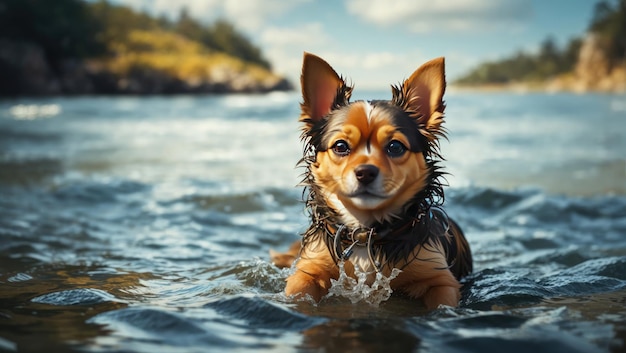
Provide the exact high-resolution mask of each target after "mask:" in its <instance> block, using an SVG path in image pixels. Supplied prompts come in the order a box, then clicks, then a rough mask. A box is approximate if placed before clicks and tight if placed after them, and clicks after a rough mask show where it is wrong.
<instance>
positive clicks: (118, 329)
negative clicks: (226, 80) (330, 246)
mask: <svg viewBox="0 0 626 353" xmlns="http://www.w3.org/2000/svg"><path fill="white" fill-rule="evenodd" d="M356 95H357V96H359V95H360V93H359V92H356ZM364 96H367V97H370V98H381V97H386V96H388V93H387V92H384V93H379V94H368V93H362V94H361V95H360V97H364ZM357 98H359V97H357ZM298 102H299V97H298V95H297V94H295V93H294V94H291V93H287V94H286V93H281V94H269V95H257V96H246V95H240V96H215V97H211V96H207V97H203V96H197V97H190V96H179V97H176V96H174V97H91V98H48V99H21V100H5V101H0V351H9V352H10V351H20V352H29V351H55V352H63V351H83V352H171V351H176V352H207V351H230V350H233V351H255V352H256V351H258V352H295V351H302V352H309V351H315V352H319V351H328V352H346V351H354V352H376V351H386V352H388V351H402V352H409V351H420V352H490V351H506V352H528V351H531V350H532V351H533V352H624V351H626V157H625V156H626V109H625V107H626V97H625V96H612V95H569V94H557V95H544V94H512V93H498V94H494V93H491V94H485V93H462V92H451V93H450V94H448V96H447V106H448V108H447V112H448V114H447V119H448V124H447V126H448V129H449V131H450V133H449V139H450V142H449V143H448V142H444V143H443V146H442V147H443V152H444V154H445V156H446V157H447V162H446V166H447V170H448V171H449V172H451V173H452V175H450V176H449V177H448V181H449V184H450V187H449V188H448V189H447V207H446V209H447V211H448V213H449V214H450V215H451V216H453V217H454V218H455V219H456V220H457V221H458V222H459V223H460V224H461V225H462V226H463V228H464V230H465V232H466V234H467V236H468V239H469V242H470V244H471V246H472V248H473V251H474V256H475V266H474V267H475V272H474V274H473V275H471V276H470V277H469V278H467V279H466V281H465V286H464V292H463V299H462V303H461V307H460V308H456V309H453V308H440V309H438V310H436V311H434V312H430V313H429V312H426V311H425V310H424V309H423V308H421V307H420V306H419V305H417V304H416V303H415V302H413V301H411V300H408V299H406V298H403V297H398V296H393V295H392V296H391V298H389V299H388V300H383V301H382V302H381V303H380V304H378V305H376V303H374V304H369V303H368V302H367V301H365V300H360V299H362V298H358V297H357V298H354V297H348V296H346V295H343V296H342V295H341V294H342V293H341V288H339V287H338V290H336V291H335V293H336V295H333V296H332V297H329V298H327V299H325V300H324V301H322V302H321V303H320V304H313V303H310V302H307V301H300V302H298V301H292V300H289V299H287V298H285V297H284V296H283V295H282V289H283V286H284V279H285V278H286V277H287V275H288V273H289V270H279V269H277V268H275V267H273V266H272V265H271V264H270V263H269V262H268V255H267V254H268V251H269V249H270V248H274V249H279V250H282V249H286V248H287V247H288V246H289V244H290V243H291V242H292V241H294V240H296V239H298V233H299V232H301V231H303V230H304V229H305V228H306V225H307V219H306V217H305V213H304V212H303V206H302V204H301V202H300V198H301V189H300V188H298V187H296V186H295V185H296V184H297V182H298V181H299V174H300V173H301V170H297V169H295V168H294V166H295V164H296V162H297V160H298V159H299V158H300V153H301V146H300V142H299V137H298V135H299V130H298V129H299V126H298V123H297V117H298V114H299V112H298ZM344 294H345V293H344ZM383 299H384V298H383ZM353 301H354V303H353Z"/></svg>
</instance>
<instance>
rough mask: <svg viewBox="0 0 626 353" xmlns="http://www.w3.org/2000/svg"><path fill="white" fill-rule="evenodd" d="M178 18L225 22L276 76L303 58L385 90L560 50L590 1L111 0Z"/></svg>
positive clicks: (580, 26) (588, 13) (580, 30)
mask: <svg viewBox="0 0 626 353" xmlns="http://www.w3.org/2000/svg"><path fill="white" fill-rule="evenodd" d="M115 2H117V3H121V4H125V5H129V6H131V7H133V8H135V9H137V10H140V11H143V12H148V13H150V14H153V15H158V16H160V15H165V16H167V17H169V18H171V19H176V18H177V17H178V15H179V13H180V9H181V7H182V6H185V7H186V8H187V10H188V11H189V13H190V14H191V16H192V17H194V18H196V19H198V20H200V21H202V22H205V23H210V22H211V21H213V20H215V19H216V18H225V19H227V20H229V21H230V22H232V23H233V24H234V25H235V26H236V27H237V28H238V29H239V30H240V31H241V32H243V33H244V34H245V35H247V36H248V38H249V39H250V40H252V42H253V43H254V44H256V45H257V46H259V47H260V48H261V50H262V52H263V53H264V56H265V57H266V58H267V59H268V60H269V61H270V62H271V63H272V66H273V69H274V71H275V72H277V73H279V74H282V75H284V76H286V77H287V78H289V79H290V80H292V82H294V83H295V84H297V83H298V82H299V75H300V70H301V65H302V54H303V52H304V51H307V52H311V53H314V54H316V55H318V56H320V57H322V58H324V59H325V60H326V61H328V63H329V64H330V65H331V66H332V67H333V68H334V69H335V70H336V71H337V72H338V73H339V74H341V75H342V76H343V77H345V78H347V79H348V81H349V82H351V83H353V84H354V85H355V86H356V89H358V88H365V89H383V88H388V87H389V85H390V84H396V83H399V82H401V81H402V80H404V79H406V78H407V77H409V76H410V75H411V73H412V72H413V71H414V70H415V69H417V68H418V67H419V66H420V65H421V64H422V63H424V62H426V61H428V60H430V59H433V58H436V57H440V56H443V57H445V58H446V73H447V75H446V76H447V79H448V81H451V80H454V79H455V78H458V77H460V76H461V75H463V74H464V73H467V72H468V71H469V70H471V69H472V68H474V67H475V66H476V65H478V64H480V63H482V62H485V61H488V60H496V59H500V58H504V57H507V56H509V55H512V54H514V53H515V52H517V51H519V50H525V51H536V50H537V48H538V47H539V45H540V44H541V42H542V41H544V40H545V39H546V38H548V37H552V38H553V39H554V40H556V42H557V44H559V45H565V44H566V43H567V42H569V40H570V39H572V38H574V37H581V36H583V34H584V33H585V31H586V29H587V27H588V25H589V22H590V20H591V17H592V14H593V8H594V4H595V3H596V1H595V0H395V1H394V0H318V1H315V0H288V1H287V0H177V1H171V0H115Z"/></svg>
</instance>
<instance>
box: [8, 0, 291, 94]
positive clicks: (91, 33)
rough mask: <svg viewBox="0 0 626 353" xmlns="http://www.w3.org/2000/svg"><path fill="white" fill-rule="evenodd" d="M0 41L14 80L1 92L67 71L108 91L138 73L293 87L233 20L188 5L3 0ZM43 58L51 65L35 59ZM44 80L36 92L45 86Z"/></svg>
mask: <svg viewBox="0 0 626 353" xmlns="http://www.w3.org/2000/svg"><path fill="white" fill-rule="evenodd" d="M0 45H1V46H3V47H4V48H3V50H0V75H1V76H3V77H5V78H6V77H10V78H11V79H10V80H6V81H11V82H13V83H10V82H4V83H2V82H0V95H1V94H11V92H14V94H20V92H27V91H28V90H29V89H22V88H20V87H31V88H32V87H33V84H32V82H40V81H42V77H44V79H43V80H44V81H45V80H51V81H55V80H56V82H60V83H61V85H66V84H67V82H69V81H68V78H69V80H74V81H75V82H77V83H81V84H82V83H84V82H85V80H87V81H89V80H92V81H93V80H97V82H93V83H92V84H87V85H86V86H85V87H89V86H91V87H101V86H102V85H104V86H106V87H107V88H106V89H105V91H106V92H107V93H114V92H124V89H123V88H122V89H120V88H119V87H118V88H115V87H117V85H118V84H117V83H116V82H121V81H120V80H119V79H124V80H126V81H128V80H129V79H130V80H131V81H133V80H134V82H136V83H137V84H135V85H134V87H148V86H150V85H152V86H154V85H153V84H151V83H149V82H148V81H146V80H158V82H161V83H163V85H165V86H167V87H179V88H180V89H182V90H183V91H190V90H191V91H203V90H204V91H229V90H231V89H232V90H257V89H259V90H267V89H271V87H273V86H274V85H282V86H280V87H283V89H284V88H286V87H288V83H286V81H284V80H282V79H281V78H280V77H278V76H276V75H274V74H273V73H271V65H270V63H269V62H268V61H267V60H266V59H265V58H264V57H263V55H262V53H261V51H260V49H259V48H258V47H256V46H255V45H254V44H252V43H251V42H250V41H249V40H248V39H247V38H246V37H245V36H244V35H243V34H242V33H240V32H239V31H238V30H237V29H236V28H235V27H234V26H233V25H232V24H230V23H229V22H227V21H225V20H223V19H222V20H216V21H215V22H214V23H210V24H203V23H201V22H199V21H197V20H195V19H193V18H192V17H191V16H190V15H189V14H188V11H187V10H186V9H182V10H181V12H180V14H179V16H178V18H177V19H175V20H170V19H167V18H165V17H160V18H157V17H153V16H150V15H148V14H145V13H140V12H136V11H134V10H133V9H131V8H130V7H127V6H122V5H114V4H112V3H109V2H108V1H107V0H91V1H86V0H0ZM37 53H43V59H41V60H40V59H39V58H38V56H37V55H38V54H37ZM24 55H30V60H24V59H23V58H24ZM33 58H34V60H33ZM42 61H43V62H45V63H44V64H43V65H44V66H46V67H47V68H41V65H40V64H37V65H40V66H39V67H38V68H36V69H33V67H32V66H29V65H32V64H31V63H32V62H37V63H39V62H42ZM68 62H70V63H71V64H70V65H69V66H68ZM76 63H79V64H76ZM77 65H79V66H80V65H84V66H82V67H83V68H78V69H77ZM68 67H69V68H70V69H69V70H73V71H71V72H69V71H68ZM94 70H96V71H94ZM81 72H82V73H81ZM37 73H39V74H37ZM37 75H39V77H38V78H37V77H35V76H37ZM124 80H122V81H124ZM140 81H145V82H144V83H143V84H142V83H141V82H140ZM24 82H25V83H24ZM35 85H39V83H35ZM72 85H73V86H76V84H70V86H72ZM216 85H217V86H216ZM43 86H44V87H43V88H41V87H40V88H38V89H35V91H41V92H45V91H46V89H47V88H46V87H47V86H46V83H44V84H43ZM52 86H54V84H53V85H52ZM57 86H58V84H57ZM83 86H84V85H83ZM216 87H218V88H216ZM219 87H222V88H219ZM30 90H31V91H32V89H30ZM63 90H64V88H61V91H60V92H61V93H62V92H63ZM138 90H139V91H138V92H141V90H142V88H139V89H138ZM175 90H176V89H170V91H175ZM97 91H98V88H96V91H95V92H97Z"/></svg>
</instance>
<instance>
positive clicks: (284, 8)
mask: <svg viewBox="0 0 626 353" xmlns="http://www.w3.org/2000/svg"><path fill="white" fill-rule="evenodd" d="M116 1H117V2H119V3H122V4H125V5H128V6H130V7H132V8H134V9H137V10H140V11H143V12H147V13H149V14H153V15H157V16H161V15H165V16H166V17H168V18H170V19H176V18H178V15H179V13H180V10H181V8H183V7H185V8H186V9H187V10H188V11H189V14H190V15H191V17H193V18H195V19H198V20H200V21H206V22H208V21H212V20H215V19H216V18H220V17H223V18H226V19H228V20H229V21H230V22H232V23H233V24H234V25H235V26H236V27H237V28H241V29H244V30H247V31H255V30H258V29H259V28H261V27H262V26H263V25H265V24H266V23H267V22H268V21H271V20H272V19H273V18H276V17H279V16H281V15H283V14H285V13H286V12H288V11H289V10H291V9H292V8H294V7H296V6H298V5H300V4H302V3H304V2H308V1H310V0H291V1H282V0H177V1H172V0H116Z"/></svg>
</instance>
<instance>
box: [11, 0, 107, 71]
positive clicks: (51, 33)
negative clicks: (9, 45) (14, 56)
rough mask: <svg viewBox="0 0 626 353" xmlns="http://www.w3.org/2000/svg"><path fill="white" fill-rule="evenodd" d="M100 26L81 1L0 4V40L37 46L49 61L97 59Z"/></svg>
mask: <svg viewBox="0 0 626 353" xmlns="http://www.w3.org/2000/svg"><path fill="white" fill-rule="evenodd" d="M101 29H102V24H101V23H100V21H98V19H97V18H96V17H94V16H93V14H92V13H91V12H90V11H89V8H88V6H87V4H86V3H85V2H83V1H81V0H54V1H49V0H1V1H0V37H4V38H7V39H12V40H19V41H27V42H32V43H37V44H39V45H40V46H41V47H42V48H43V50H44V52H45V54H46V56H47V58H48V60H49V61H50V62H51V63H52V64H53V66H54V65H55V64H58V63H59V61H60V60H61V59H63V58H68V57H79V58H81V57H88V56H94V55H99V54H101V53H102V52H103V51H104V45H103V43H102V42H101V41H99V40H98V39H96V34H97V33H98V32H99V31H100V30H101Z"/></svg>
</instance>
